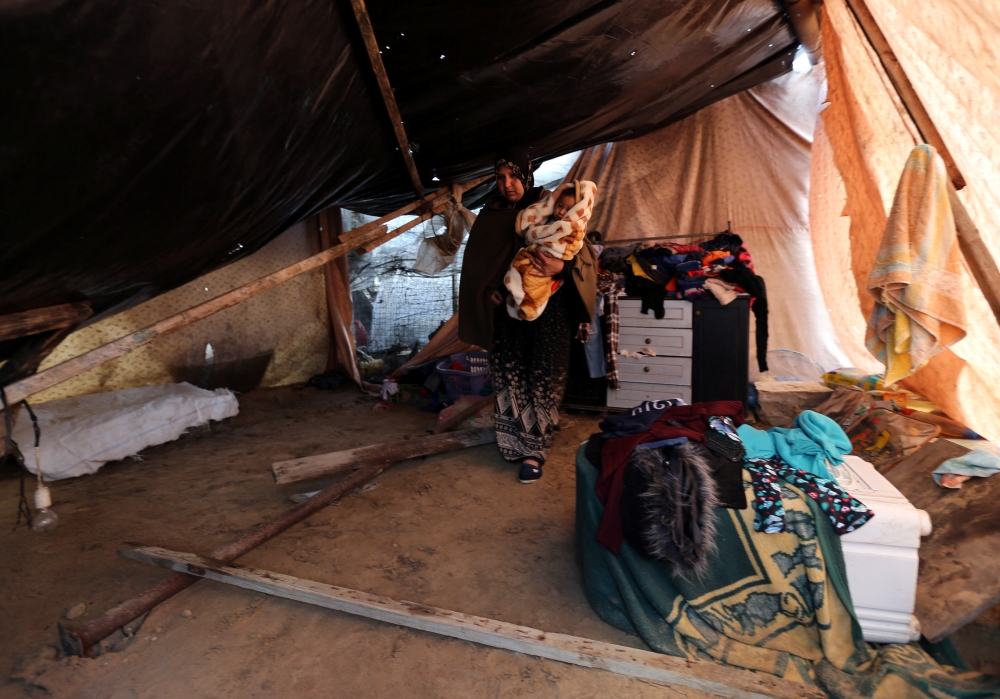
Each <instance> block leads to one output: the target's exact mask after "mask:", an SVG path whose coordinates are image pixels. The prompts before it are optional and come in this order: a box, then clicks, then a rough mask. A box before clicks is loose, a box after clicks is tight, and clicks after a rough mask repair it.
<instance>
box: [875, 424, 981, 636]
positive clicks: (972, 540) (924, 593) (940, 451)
mask: <svg viewBox="0 0 1000 699" xmlns="http://www.w3.org/2000/svg"><path fill="white" fill-rule="evenodd" d="M967 451H968V449H965V448H964V447H961V446H958V445H957V444H953V443H952V442H949V441H948V440H946V439H938V440H937V441H936V442H933V443H931V444H928V445H927V446H925V447H923V448H922V449H920V450H919V451H917V452H916V453H914V454H912V455H911V456H908V457H907V458H905V459H903V460H902V461H900V462H899V463H898V464H896V466H895V467H894V468H893V469H891V470H890V471H887V472H886V473H885V477H886V478H888V479H889V481H890V482H891V483H892V484H893V485H894V486H896V487H897V488H898V489H899V492H901V493H902V494H903V495H905V496H906V499H907V500H909V501H910V503H911V504H912V505H913V506H914V507H917V508H919V509H921V510H924V511H926V512H927V514H928V515H930V518H931V523H932V524H933V527H934V529H933V531H932V533H931V535H930V536H928V537H925V538H924V539H922V540H921V543H920V550H919V555H920V572H919V574H918V577H917V607H916V611H915V612H914V613H915V614H916V615H917V619H919V620H920V630H921V633H923V635H924V636H926V637H927V638H928V639H929V640H930V641H931V642H933V643H937V642H938V641H941V640H942V639H944V638H947V637H948V636H949V635H950V634H951V633H953V632H954V631H956V630H958V629H960V628H962V627H963V626H965V625H966V624H968V623H969V622H971V621H972V620H974V619H975V618H976V617H977V616H979V615H980V614H982V613H983V612H985V611H986V610H987V609H990V608H992V607H994V606H995V605H997V604H1000V507H998V506H997V503H998V502H1000V476H993V477H992V478H973V479H971V480H968V481H966V482H965V484H964V485H963V486H962V488H961V489H958V490H951V489H948V488H941V487H940V486H938V485H937V484H936V483H935V482H934V479H933V478H932V477H931V471H933V470H934V469H935V468H937V467H938V466H940V465H941V463H942V462H943V461H945V460H947V459H952V458H954V457H956V456H961V455H962V454H965V453H966V452H967Z"/></svg>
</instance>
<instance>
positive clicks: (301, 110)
mask: <svg viewBox="0 0 1000 699" xmlns="http://www.w3.org/2000/svg"><path fill="white" fill-rule="evenodd" d="M368 10H369V14H370V17H371V20H372V23H373V25H374V29H375V33H376V37H377V38H378V40H379V43H380V45H381V47H382V58H383V60H384V63H385V66H386V70H387V72H388V75H389V80H390V82H391V83H392V85H393V88H394V90H395V95H396V99H397V102H398V104H399V107H400V111H401V113H402V115H403V120H404V124H405V128H406V130H407V135H408V137H409V139H410V141H411V142H412V143H413V144H414V147H415V148H416V149H418V150H417V152H416V155H415V159H416V162H417V166H418V169H419V171H420V174H421V177H422V179H423V183H424V186H425V187H428V188H432V187H434V186H436V184H435V183H434V182H433V181H432V177H434V176H437V177H439V178H441V179H442V180H443V179H447V178H462V179H465V178H468V177H471V176H473V175H476V174H484V173H486V172H488V171H489V168H490V166H491V162H492V154H493V152H494V150H495V148H496V147H497V145H498V144H500V143H501V142H519V143H522V144H525V145H527V146H530V147H531V148H532V153H533V154H534V156H536V157H537V158H538V159H543V158H547V157H551V156H555V155H560V154H563V153H567V152H571V151H573V150H576V149H579V148H582V147H585V146H589V145H593V144H596V143H602V142H607V141H613V140H621V139H627V138H632V137H636V136H639V135H642V134H644V133H647V132H649V131H651V130H654V129H656V128H659V127H661V126H664V125H666V124H668V123H671V122H673V121H676V120H678V119H680V118H682V117H683V116H685V115H687V114H690V113H692V112H694V111H696V110H697V109H699V108H701V107H704V106H706V105H708V104H710V103H712V102H714V101H717V100H719V99H722V98H723V97H726V96H729V95H731V94H733V93H735V92H738V91H739V90H742V89H745V88H747V87H750V86H753V85H755V84H758V83H760V82H764V81H766V80H769V79H771V78H772V77H774V76H776V75H778V74H780V73H782V72H784V71H786V70H788V69H789V68H790V66H791V59H792V54H793V52H794V48H795V44H796V43H797V42H796V40H795V37H794V35H793V33H792V30H791V28H790V25H789V24H788V22H787V20H786V18H785V17H784V16H783V11H782V10H781V8H780V6H779V4H778V3H777V2H776V1H775V0H743V1H739V0H674V1H663V2H651V1H650V0H620V1H617V2H614V1H608V0H604V1H601V2H594V0H560V1H558V2H551V1H549V0H532V1H531V2H527V1H525V0H507V1H506V2H502V3H500V2H458V1H456V0H423V1H422V2H398V1H397V2H391V1H388V0H371V1H370V2H369V3H368ZM0 95H2V107H0V231H2V232H0V315H2V314H5V313H10V312H14V311H21V310H28V309H32V308H39V307H43V306H48V305H53V304H57V303H63V302H66V301H79V300H89V301H90V302H91V304H92V305H93V307H94V309H95V311H96V312H97V313H98V314H101V313H102V312H103V314H107V313H109V312H112V311H114V310H120V309H122V308H125V307H127V306H130V305H133V304H135V303H138V302H140V301H142V300H144V299H146V298H149V297H151V296H154V295H156V294H158V293H162V292H163V291H166V290H169V289H172V288H175V287H177V286H179V285H181V284H183V283H186V282H187V281H190V280H191V279H194V278H195V277H198V276H200V275H201V274H204V273H206V272H208V271H210V270H212V269H214V268H216V267H218V266H220V265H223V264H225V263H228V262H231V261H233V260H235V259H238V258H239V257H242V256H244V255H246V254H249V253H251V252H253V251H254V250H256V249H258V248H259V247H260V246H261V245H263V244H264V243H265V242H267V241H268V240H269V239H271V238H273V237H274V236H275V235H277V234H279V233H280V232H282V231H283V230H285V229H287V228H288V227H289V226H290V225H292V224H294V223H296V222H297V221H300V220H302V219H303V218H305V217H307V216H309V215H311V214H312V213H315V212H316V211H318V210H320V209H322V208H325V207H327V206H330V205H335V204H342V205H347V206H349V207H351V208H355V209H359V210H362V211H366V212H386V211H389V210H391V209H392V208H394V205H398V204H400V203H405V202H407V201H411V200H412V198H413V192H412V188H411V185H410V182H409V179H408V177H407V175H406V170H405V167H404V164H403V160H402V157H401V155H400V153H399V151H398V149H397V145H396V141H395V139H394V137H393V134H392V131H391V129H390V126H389V120H388V116H387V113H386V109H385V106H384V104H383V103H382V100H381V96H380V93H379V90H378V87H377V85H376V83H375V80H374V76H373V72H372V69H371V65H370V63H369V62H368V58H367V54H366V53H365V49H364V46H363V44H362V41H361V37H360V33H359V31H358V29H357V25H356V23H355V19H354V15H353V14H352V11H351V7H350V4H349V3H348V2H347V1H346V0H272V1H271V2H248V1H247V0H217V1H216V2H200V3H181V2H176V1H175V0H69V1H64V0H62V1H61V0H0ZM483 191H485V188H481V191H480V192H479V194H480V195H481V194H482V193H483ZM9 349H10V348H9V347H7V348H0V356H3V355H5V354H7V353H9ZM5 350H6V351H5Z"/></svg>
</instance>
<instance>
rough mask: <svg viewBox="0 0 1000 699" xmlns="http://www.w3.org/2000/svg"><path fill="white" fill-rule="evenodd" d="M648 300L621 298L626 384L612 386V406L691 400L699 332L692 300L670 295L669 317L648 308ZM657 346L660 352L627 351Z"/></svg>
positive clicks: (621, 363) (622, 362) (621, 344)
mask: <svg viewBox="0 0 1000 699" xmlns="http://www.w3.org/2000/svg"><path fill="white" fill-rule="evenodd" d="M641 308H642V301H641V300H639V299H622V300H620V301H619V302H618V313H619V331H618V350H619V355H618V375H619V377H620V379H621V388H620V389H618V390H617V391H615V390H611V389H608V399H607V404H608V407H609V408H632V407H635V406H636V405H638V404H639V403H642V402H643V401H646V400H667V399H669V398H680V399H681V400H683V401H684V402H685V403H690V402H691V351H692V343H693V337H694V331H693V330H692V324H693V320H694V312H693V307H692V304H691V302H690V301H664V302H663V318H659V319H658V318H656V316H655V315H653V312H652V311H650V312H649V313H642V312H641V310H640V309H641ZM639 350H647V351H652V352H653V354H655V355H656V356H652V357H651V356H647V355H644V354H643V355H639V356H638V357H634V356H625V355H622V354H621V352H629V353H634V352H637V351H639Z"/></svg>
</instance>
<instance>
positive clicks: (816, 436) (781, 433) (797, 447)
mask: <svg viewBox="0 0 1000 699" xmlns="http://www.w3.org/2000/svg"><path fill="white" fill-rule="evenodd" d="M768 434H770V435H771V437H772V438H773V439H774V450H775V451H776V452H777V453H778V456H779V457H781V460H782V461H784V462H785V463H786V464H788V465H789V466H791V467H792V468H797V469H800V470H802V471H807V472H809V473H813V474H815V475H817V476H819V477H820V478H826V479H827V480H831V481H834V482H836V480H837V479H836V478H834V476H833V474H832V473H830V469H829V468H827V465H826V462H827V461H829V462H830V463H831V464H833V465H835V466H836V465H839V464H842V463H844V454H850V453H851V440H849V439H848V438H847V435H846V434H845V433H844V430H842V429H841V427H840V425H838V424H837V423H836V422H834V421H833V420H831V419H830V418H828V417H827V416H826V415H820V414H819V413H817V412H815V411H812V410H804V411H803V412H801V413H799V416H798V417H797V418H795V423H794V426H793V427H791V428H786V427H772V428H771V430H770V431H769V432H768Z"/></svg>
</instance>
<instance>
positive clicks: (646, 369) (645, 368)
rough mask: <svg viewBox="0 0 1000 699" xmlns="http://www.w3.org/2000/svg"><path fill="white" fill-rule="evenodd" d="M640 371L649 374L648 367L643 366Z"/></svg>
mask: <svg viewBox="0 0 1000 699" xmlns="http://www.w3.org/2000/svg"><path fill="white" fill-rule="evenodd" d="M642 370H643V371H645V372H646V373H647V374H648V373H649V367H648V366H644V367H643V368H642Z"/></svg>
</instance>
